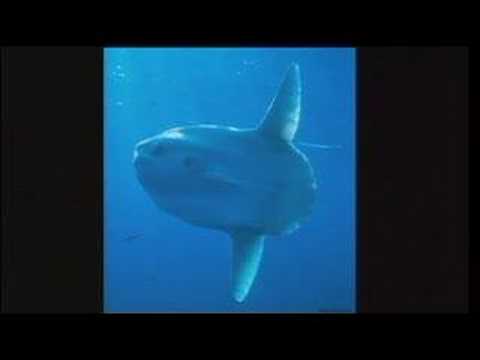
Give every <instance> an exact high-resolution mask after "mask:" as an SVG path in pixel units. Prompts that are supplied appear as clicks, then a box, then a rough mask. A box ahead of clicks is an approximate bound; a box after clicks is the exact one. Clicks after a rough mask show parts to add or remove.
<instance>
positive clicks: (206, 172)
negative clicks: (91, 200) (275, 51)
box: [134, 64, 316, 302]
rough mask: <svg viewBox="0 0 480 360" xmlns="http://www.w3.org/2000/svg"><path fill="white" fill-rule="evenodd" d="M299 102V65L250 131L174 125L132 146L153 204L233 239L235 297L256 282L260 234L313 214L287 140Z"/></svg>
mask: <svg viewBox="0 0 480 360" xmlns="http://www.w3.org/2000/svg"><path fill="white" fill-rule="evenodd" d="M300 106H301V82H300V69H299V67H298V65H296V64H292V65H291V66H290V68H289V69H288V72H287V74H286V76H285V79H284V80H283V82H282V84H281V86H280V88H279V90H278V93H277V95H276V96H275V97H274V99H273V101H272V103H271V105H270V106H269V108H268V110H267V113H266V115H265V117H264V119H263V120H262V121H261V122H260V124H259V125H258V126H257V127H256V128H252V129H237V128H233V127H226V126H216V125H195V126H186V127H177V128H172V129H168V130H166V131H164V132H162V133H160V134H159V135H157V136H154V137H151V138H148V139H146V140H143V141H141V142H139V143H138V144H137V145H136V148H135V151H134V165H135V168H136V171H137V176H138V179H139V181H140V183H141V184H142V186H143V188H144V189H145V191H146V192H147V193H148V194H149V196H150V197H151V198H152V200H153V201H154V202H155V204H156V205H157V206H158V207H159V208H161V209H163V210H164V211H165V212H167V213H169V214H171V215H173V216H175V217H177V218H179V219H182V220H183V221H186V222H188V223H190V224H192V225H195V226H200V227H204V228H210V229H214V230H220V231H223V232H226V233H227V234H229V235H230V236H231V238H232V239H233V277H232V279H233V298H234V299H235V300H236V301H237V302H243V301H244V300H245V298H246V297H247V295H248V293H249V291H250V288H251V286H252V284H253V282H254V280H255V277H256V274H257V272H258V268H259V265H260V262H261V259H262V254H263V247H264V239H265V237H266V236H276V235H277V236H278V235H282V234H286V233H290V232H292V231H294V230H295V229H297V228H298V227H299V226H300V225H301V224H302V222H304V221H305V220H306V219H307V218H308V216H309V214H310V213H311V211H312V207H313V203H314V198H315V190H316V181H315V177H314V174H313V170H312V168H311V166H310V163H309V161H308V159H307V158H306V156H305V155H304V154H303V153H302V152H300V151H299V150H298V149H297V148H296V147H295V146H294V144H293V139H294V136H295V132H296V130H297V128H298V124H299V120H300Z"/></svg>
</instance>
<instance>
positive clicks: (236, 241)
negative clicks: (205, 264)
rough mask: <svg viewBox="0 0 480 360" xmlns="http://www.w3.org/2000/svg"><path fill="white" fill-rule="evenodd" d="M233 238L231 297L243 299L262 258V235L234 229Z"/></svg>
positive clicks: (238, 300) (238, 299) (240, 300)
mask: <svg viewBox="0 0 480 360" xmlns="http://www.w3.org/2000/svg"><path fill="white" fill-rule="evenodd" d="M231 235H232V240H233V274H232V275H233V276H232V279H233V298H234V299H235V301H237V302H239V303H241V302H243V301H244V300H245V298H246V297H247V295H248V293H249V292H250V288H251V287H252V284H253V282H254V280H255V277H256V276H257V273H258V268H259V267H260V263H261V260H262V254H263V243H264V238H265V236H264V235H261V234H258V233H255V232H251V231H235V232H233V233H232V234H231Z"/></svg>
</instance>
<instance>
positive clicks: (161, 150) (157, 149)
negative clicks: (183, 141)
mask: <svg viewBox="0 0 480 360" xmlns="http://www.w3.org/2000/svg"><path fill="white" fill-rule="evenodd" d="M164 153H165V147H164V146H163V145H157V146H155V148H154V149H153V150H152V155H153V156H160V155H162V154H164Z"/></svg>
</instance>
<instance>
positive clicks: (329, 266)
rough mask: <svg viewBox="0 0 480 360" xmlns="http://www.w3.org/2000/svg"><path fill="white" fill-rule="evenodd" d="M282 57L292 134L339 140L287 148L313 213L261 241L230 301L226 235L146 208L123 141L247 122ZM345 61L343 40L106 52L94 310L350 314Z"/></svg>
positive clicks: (351, 217)
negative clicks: (305, 169) (300, 165)
mask: <svg viewBox="0 0 480 360" xmlns="http://www.w3.org/2000/svg"><path fill="white" fill-rule="evenodd" d="M292 62H296V63H297V64H298V65H299V66H300V70H301V76H302V85H303V98H302V115H301V122H300V126H299V129H298V132H297V135H296V141H299V142H305V143H314V144H323V145H339V146H340V147H339V148H334V149H321V148H315V147H310V146H304V145H298V148H299V149H300V150H301V151H302V152H303V153H304V154H305V155H307V157H308V158H309V160H310V163H311V165H312V167H313V169H314V172H315V176H316V178H317V181H318V189H317V196H316V203H315V208H314V211H313V214H312V216H311V217H310V219H309V220H308V221H307V222H306V223H305V224H303V226H302V227H300V228H299V229H298V230H297V231H296V232H294V233H292V234H290V235H285V236H280V237H276V238H267V239H266V241H265V251H264V256H263V260H262V264H261V267H260V270H259V273H258V276H257V279H256V280H255V283H254V285H253V287H252V289H251V292H250V294H249V296H248V298H247V300H246V301H245V302H244V303H241V304H238V303H236V302H235V301H234V300H233V299H232V295H231V266H232V264H231V257H232V254H231V246H232V244H231V240H230V238H229V237H228V236H227V235H225V234H223V233H221V232H216V231H212V230H208V229H204V228H199V227H194V226H192V225H189V224H186V223H184V222H182V221H181V220H178V219H176V218H174V217H171V216H169V215H167V214H165V213H163V212H162V211H161V210H159V209H158V208H156V207H155V205H154V204H153V202H152V201H151V200H150V198H149V197H148V196H147V195H146V193H145V191H144V190H143V189H142V187H141V186H140V184H139V182H138V180H137V177H136V175H135V170H134V167H133V165H132V156H133V149H134V146H135V144H136V143H137V142H138V141H140V140H142V139H144V138H147V137H150V136H152V135H155V134H157V133H159V132H160V131H162V130H163V129H166V128H169V127H172V126H179V125H186V124H202V123H208V124H222V125H231V126H235V127H239V128H244V127H245V128H247V127H254V126H256V124H258V122H260V121H261V120H262V118H263V116H264V114H265V111H266V109H267V107H268V105H269V103H270V101H271V100H272V98H273V96H274V95H275V94H276V91H277V89H278V86H279V85H280V83H281V81H282V80H283V76H284V75H285V73H286V71H287V69H288V66H289V65H290V64H291V63H292ZM355 65H356V64H355V49H352V48H285V49H283V48H109V49H106V50H105V126H104V137H105V139H104V144H105V149H104V150H105V153H104V157H105V177H104V179H105V187H104V188H105V200H104V201H105V206H104V209H105V210H104V211H105V214H104V219H105V228H104V235H105V240H104V241H105V246H104V249H105V252H104V253H105V261H104V266H105V269H104V270H105V271H104V277H105V278H104V284H105V285H104V286H105V288H104V298H105V304H104V310H105V312H354V311H355V305H356V304H355V297H356V295H355V292H356V289H355V278H356V273H355V261H356V259H355V253H356V250H355V245H356V238H355V216H356V214H355V183H356V179H355V173H356V169H355V166H356V163H355V158H356V154H355V148H356V144H355V123H356V116H355V97H356V94H355V88H356V84H355V81H356V80H355ZM206 211H208V209H206Z"/></svg>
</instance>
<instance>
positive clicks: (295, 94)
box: [258, 63, 302, 141]
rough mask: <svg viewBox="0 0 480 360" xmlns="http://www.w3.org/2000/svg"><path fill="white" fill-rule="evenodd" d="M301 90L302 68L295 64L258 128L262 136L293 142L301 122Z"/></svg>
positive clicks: (289, 70) (291, 66) (290, 68)
mask: <svg viewBox="0 0 480 360" xmlns="http://www.w3.org/2000/svg"><path fill="white" fill-rule="evenodd" d="M301 90H302V89H301V81H300V67H299V66H298V65H297V64H295V63H293V64H291V65H290V67H289V69H288V72H287V74H286V76H285V78H284V80H283V82H282V84H281V85H280V89H279V90H278V92H277V95H276V96H275V98H274V99H273V101H272V102H271V104H270V107H269V108H268V110H267V114H266V115H265V118H264V119H263V121H262V123H261V124H260V125H259V127H258V131H259V132H260V133H262V135H264V136H268V137H271V138H273V139H281V140H285V141H292V140H293V138H294V137H295V133H296V131H297V128H298V124H299V122H300V108H301Z"/></svg>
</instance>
